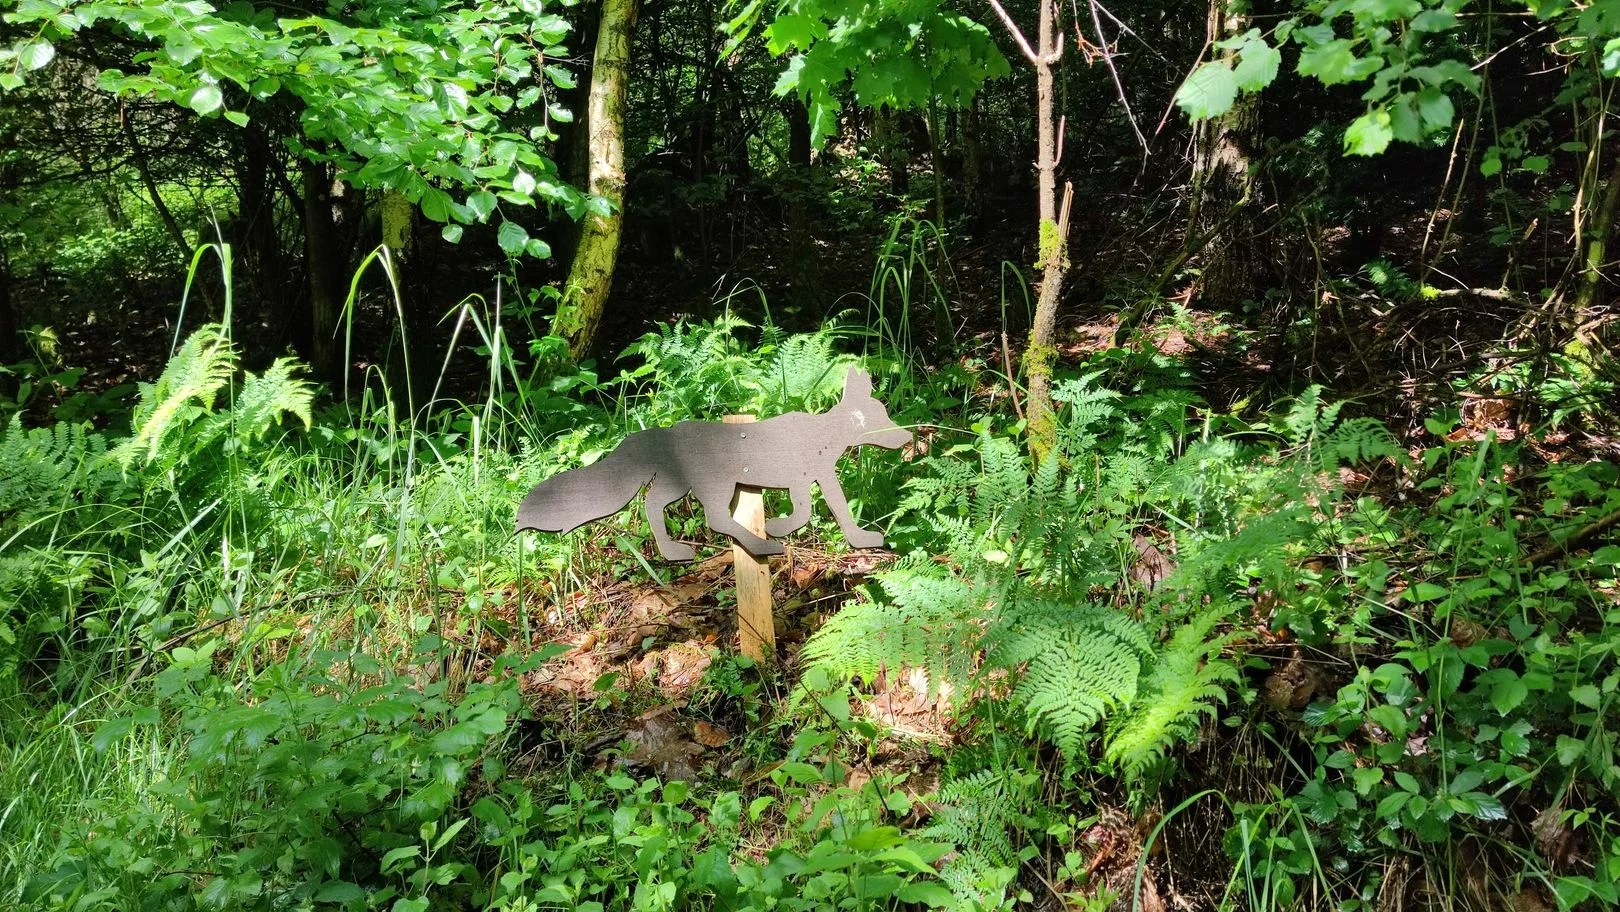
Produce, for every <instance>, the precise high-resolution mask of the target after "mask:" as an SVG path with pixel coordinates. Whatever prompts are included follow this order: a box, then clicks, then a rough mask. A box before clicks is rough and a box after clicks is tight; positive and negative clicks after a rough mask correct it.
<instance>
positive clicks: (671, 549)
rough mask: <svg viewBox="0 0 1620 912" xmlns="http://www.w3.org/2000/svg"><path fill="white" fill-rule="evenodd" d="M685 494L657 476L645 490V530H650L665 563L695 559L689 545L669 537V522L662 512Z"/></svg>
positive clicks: (682, 490) (694, 553)
mask: <svg viewBox="0 0 1620 912" xmlns="http://www.w3.org/2000/svg"><path fill="white" fill-rule="evenodd" d="M686 494H687V492H686V491H685V490H684V489H682V488H680V487H678V486H676V485H674V484H671V483H669V482H667V481H665V480H663V479H662V478H659V477H657V476H654V477H653V482H652V486H651V487H650V488H648V489H647V528H648V529H650V530H652V536H653V541H654V542H656V543H657V544H658V553H659V555H660V556H662V557H663V558H664V560H667V561H689V560H691V559H692V558H694V557H697V552H696V551H694V550H692V546H691V545H687V544H683V543H681V542H678V541H676V540H675V539H673V538H671V537H670V535H669V520H668V519H667V518H666V517H665V516H664V511H665V510H666V509H668V508H669V505H670V504H672V503H674V502H675V501H677V500H680V499H681V498H682V497H685V496H686Z"/></svg>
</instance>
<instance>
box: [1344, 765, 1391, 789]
mask: <svg viewBox="0 0 1620 912" xmlns="http://www.w3.org/2000/svg"><path fill="white" fill-rule="evenodd" d="M1350 780H1351V781H1352V782H1354V783H1355V786H1356V794H1358V795H1366V794H1369V793H1370V792H1371V791H1372V788H1373V786H1375V785H1377V784H1378V783H1380V782H1383V781H1384V770H1383V768H1382V767H1377V766H1364V767H1359V768H1357V769H1355V770H1352V771H1351V772H1350Z"/></svg>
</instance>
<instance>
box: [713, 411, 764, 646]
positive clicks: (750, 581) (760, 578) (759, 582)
mask: <svg viewBox="0 0 1620 912" xmlns="http://www.w3.org/2000/svg"><path fill="white" fill-rule="evenodd" d="M754 420H755V419H754V416H753V415H727V416H726V417H725V418H723V419H722V421H723V422H724V423H726V424H752V423H753V422H754ZM731 517H732V519H734V520H736V521H737V523H738V524H739V525H742V526H744V527H745V528H747V529H748V531H750V532H752V533H754V534H755V535H758V536H760V537H764V535H765V495H764V492H763V489H761V488H755V487H750V486H746V485H738V486H737V494H736V496H735V497H734V498H733V500H732V512H731ZM731 566H732V572H733V573H734V574H735V575H736V580H737V640H738V648H739V649H740V650H741V652H742V654H743V655H745V656H748V657H749V658H751V659H753V660H754V661H756V662H764V661H767V660H769V659H774V658H775V657H776V621H775V619H774V618H773V617H772V611H771V565H770V558H768V557H755V556H754V555H752V554H749V553H748V549H746V548H744V547H743V546H742V545H739V544H737V543H736V542H732V545H731Z"/></svg>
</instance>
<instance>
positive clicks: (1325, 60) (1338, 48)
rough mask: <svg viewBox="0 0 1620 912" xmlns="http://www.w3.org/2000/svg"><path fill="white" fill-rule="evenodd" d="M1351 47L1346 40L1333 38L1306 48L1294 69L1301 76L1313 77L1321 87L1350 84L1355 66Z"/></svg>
mask: <svg viewBox="0 0 1620 912" xmlns="http://www.w3.org/2000/svg"><path fill="white" fill-rule="evenodd" d="M1351 47H1352V44H1351V42H1350V40H1349V39H1348V38H1335V39H1333V40H1331V41H1327V42H1324V43H1322V44H1319V45H1316V46H1314V47H1307V48H1306V49H1305V50H1303V51H1301V52H1300V54H1299V64H1298V66H1297V67H1296V69H1297V70H1298V71H1299V75H1301V76H1315V77H1316V78H1317V79H1318V80H1320V81H1321V83H1322V84H1323V85H1338V84H1339V83H1342V82H1350V81H1351V80H1352V79H1354V78H1356V77H1354V76H1352V75H1351V73H1352V69H1353V68H1354V67H1355V65H1356V55H1355V53H1354V52H1353V51H1351Z"/></svg>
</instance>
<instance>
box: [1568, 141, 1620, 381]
mask: <svg viewBox="0 0 1620 912" xmlns="http://www.w3.org/2000/svg"><path fill="white" fill-rule="evenodd" d="M1598 199H1599V202H1598V206H1597V211H1596V212H1594V213H1593V214H1592V220H1591V222H1590V223H1589V224H1588V225H1587V228H1586V260H1585V262H1584V263H1583V264H1582V267H1581V273H1580V279H1579V282H1580V284H1579V286H1578V287H1577V288H1576V290H1575V307H1574V314H1573V315H1572V316H1573V321H1574V324H1575V338H1574V341H1573V343H1572V345H1571V347H1570V348H1569V349H1567V350H1566V354H1572V355H1576V356H1578V357H1579V356H1583V355H1586V354H1587V350H1588V349H1589V348H1590V347H1591V345H1592V343H1593V342H1594V340H1596V339H1597V338H1598V336H1599V334H1600V329H1601V328H1602V326H1603V324H1604V323H1606V322H1609V321H1610V320H1612V317H1610V316H1609V315H1607V314H1603V313H1601V312H1600V309H1599V305H1600V304H1602V303H1603V286H1604V284H1605V281H1606V277H1605V276H1604V274H1603V268H1604V266H1605V265H1606V264H1607V263H1608V260H1609V240H1610V238H1611V236H1612V235H1613V233H1614V224H1615V218H1616V217H1617V216H1620V158H1617V159H1616V160H1615V163H1614V166H1613V167H1612V168H1610V169H1609V176H1608V182H1607V184H1606V185H1605V186H1604V188H1603V194H1602V196H1600V197H1599V198H1598Z"/></svg>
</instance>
